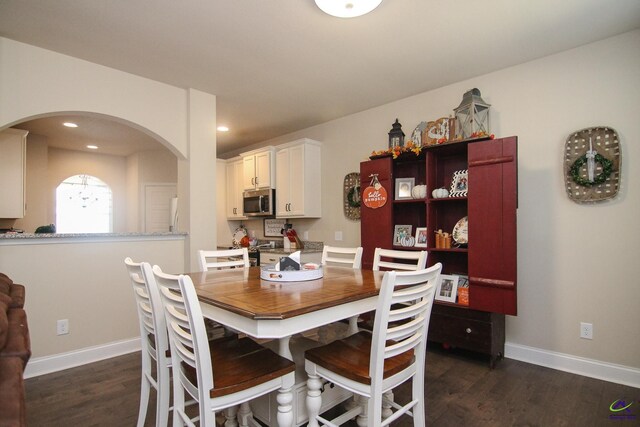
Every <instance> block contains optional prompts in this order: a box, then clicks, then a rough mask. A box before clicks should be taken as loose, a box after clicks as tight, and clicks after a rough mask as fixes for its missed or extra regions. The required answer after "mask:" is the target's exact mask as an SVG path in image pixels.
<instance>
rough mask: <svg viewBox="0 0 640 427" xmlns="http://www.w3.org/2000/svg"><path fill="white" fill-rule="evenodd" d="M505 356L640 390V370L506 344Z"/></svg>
mask: <svg viewBox="0 0 640 427" xmlns="http://www.w3.org/2000/svg"><path fill="white" fill-rule="evenodd" d="M504 356H505V357H507V358H509V359H515V360H520V361H522V362H527V363H532V364H534V365H540V366H545V367H547V368H552V369H557V370H560V371H565V372H571V373H572V374H578V375H582V376H585V377H591V378H596V379H599V380H604V381H610V382H613V383H617V384H623V385H627V386H630V387H637V388H640V369H638V368H632V367H629V366H624V365H616V364H613V363H608V362H601V361H599V360H593V359H587V358H584V357H579V356H573V355H571V354H565V353H557V352H555V351H549V350H543V349H540V348H535V347H528V346H525V345H520V344H513V343H509V342H507V343H505V345H504Z"/></svg>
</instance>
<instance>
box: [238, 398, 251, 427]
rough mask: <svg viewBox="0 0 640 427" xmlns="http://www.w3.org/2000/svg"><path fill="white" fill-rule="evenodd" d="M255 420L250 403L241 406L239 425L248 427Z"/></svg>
mask: <svg viewBox="0 0 640 427" xmlns="http://www.w3.org/2000/svg"><path fill="white" fill-rule="evenodd" d="M251 419H253V412H251V406H249V402H244V403H242V404H241V405H240V410H239V411H238V423H239V424H240V427H248V426H249V420H251Z"/></svg>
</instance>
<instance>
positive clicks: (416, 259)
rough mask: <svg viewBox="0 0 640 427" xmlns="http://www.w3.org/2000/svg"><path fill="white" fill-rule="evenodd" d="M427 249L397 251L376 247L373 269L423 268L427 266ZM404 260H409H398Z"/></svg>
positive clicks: (410, 269) (406, 269)
mask: <svg viewBox="0 0 640 427" xmlns="http://www.w3.org/2000/svg"><path fill="white" fill-rule="evenodd" d="M427 255H428V252H427V251H396V250H393V249H382V248H376V250H375V252H374V253H373V268H372V270H375V271H378V270H401V271H412V270H422V269H424V268H425V267H426V266H427ZM398 260H403V261H407V262H397V261H398Z"/></svg>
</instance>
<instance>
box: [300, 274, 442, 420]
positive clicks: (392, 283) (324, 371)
mask: <svg viewBox="0 0 640 427" xmlns="http://www.w3.org/2000/svg"><path fill="white" fill-rule="evenodd" d="M441 270H442V264H440V263H438V264H436V265H434V266H432V267H430V268H428V269H423V270H417V271H403V272H396V271H388V272H386V273H385V275H384V278H383V279H382V285H381V287H380V295H379V299H378V305H377V307H376V316H375V323H374V328H373V333H370V332H368V331H361V332H358V333H357V334H355V335H351V336H349V337H347V338H344V339H342V340H337V341H333V342H331V343H329V344H327V345H324V346H322V347H316V348H312V349H310V350H307V351H306V352H305V370H306V372H307V375H308V380H307V412H308V414H309V424H308V425H309V427H315V426H318V422H321V423H323V424H327V425H340V424H342V423H344V422H346V421H347V420H350V419H352V418H355V417H358V420H357V424H358V425H359V426H365V425H366V426H386V425H389V424H391V423H392V422H394V421H395V420H397V419H398V418H399V417H400V416H402V415H403V414H409V415H411V416H412V417H413V425H414V426H419V427H423V426H424V425H425V419H426V416H425V405H424V375H425V355H426V343H427V333H428V331H429V318H430V316H431V309H432V307H433V299H434V295H435V292H436V288H437V284H438V280H439V277H440V272H441ZM409 379H412V386H411V390H412V395H411V400H410V401H409V402H408V403H407V404H405V405H403V406H401V405H399V404H397V403H395V402H393V401H391V400H388V399H386V398H385V397H386V396H387V395H388V393H389V392H390V391H391V390H393V389H394V388H395V387H397V386H399V385H401V384H403V383H404V382H406V381H408V380H409ZM323 380H324V381H328V382H329V383H332V384H335V385H337V386H339V387H343V388H346V389H348V390H350V391H352V392H353V393H354V394H356V395H357V396H358V399H356V404H357V405H356V406H352V407H349V408H348V409H347V411H346V412H345V413H344V414H342V415H339V416H338V417H336V418H335V419H333V420H331V421H328V420H326V419H324V418H322V417H321V416H320V415H319V411H320V408H321V406H322V391H321V389H322V386H323V382H324V381H323ZM384 405H386V406H388V407H392V408H393V409H395V411H391V410H390V411H389V413H387V414H384V410H383V406H384Z"/></svg>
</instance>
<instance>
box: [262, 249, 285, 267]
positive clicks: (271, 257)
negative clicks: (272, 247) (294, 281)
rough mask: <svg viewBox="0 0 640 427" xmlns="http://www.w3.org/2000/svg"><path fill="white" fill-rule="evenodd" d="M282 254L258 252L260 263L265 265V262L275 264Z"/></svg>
mask: <svg viewBox="0 0 640 427" xmlns="http://www.w3.org/2000/svg"><path fill="white" fill-rule="evenodd" d="M283 256H284V255H280V254H268V253H263V252H261V253H260V265H261V266H265V265H267V264H275V263H277V262H279V261H280V258H281V257H283Z"/></svg>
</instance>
